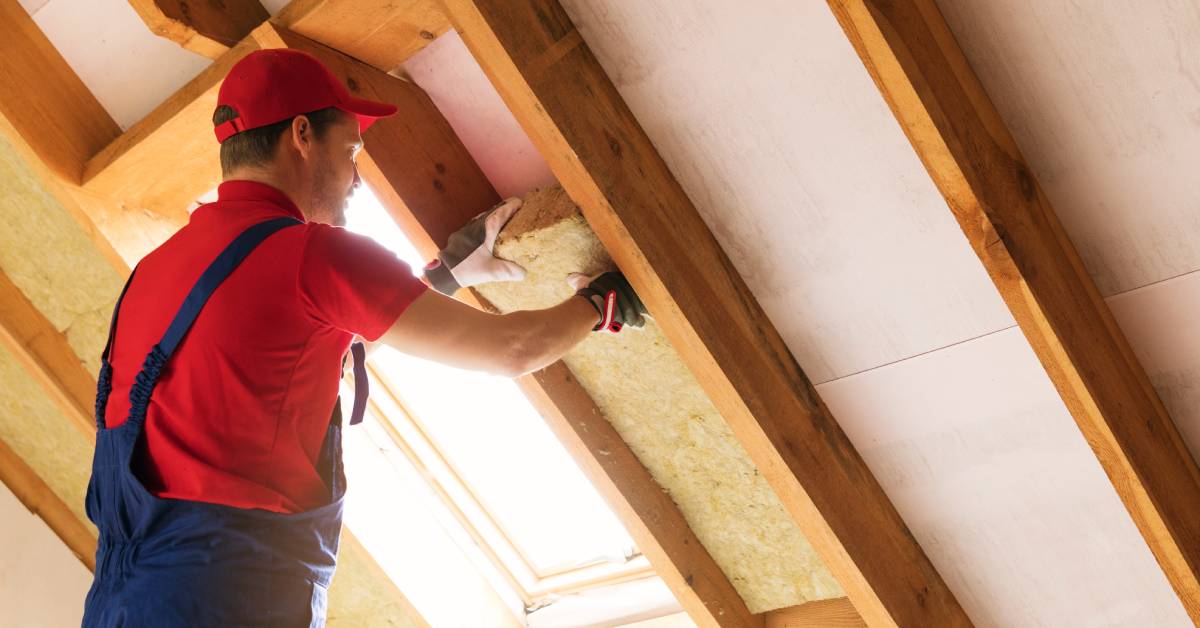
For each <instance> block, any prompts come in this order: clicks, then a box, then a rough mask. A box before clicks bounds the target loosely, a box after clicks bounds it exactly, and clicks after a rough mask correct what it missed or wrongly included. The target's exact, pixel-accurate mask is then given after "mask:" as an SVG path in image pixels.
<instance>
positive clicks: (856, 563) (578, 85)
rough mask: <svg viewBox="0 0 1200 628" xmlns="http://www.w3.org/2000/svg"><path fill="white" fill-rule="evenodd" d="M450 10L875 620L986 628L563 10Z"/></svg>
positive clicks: (463, 5) (466, 4)
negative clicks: (900, 510) (967, 610)
mask: <svg viewBox="0 0 1200 628" xmlns="http://www.w3.org/2000/svg"><path fill="white" fill-rule="evenodd" d="M447 7H448V9H449V12H450V16H451V19H452V20H453V22H454V24H455V27H456V28H457V29H458V30H459V32H460V33H461V34H462V37H463V40H464V41H465V42H466V43H467V46H468V47H469V48H470V49H471V50H472V52H473V54H474V55H475V57H476V59H477V60H478V61H479V62H480V64H481V65H482V66H483V68H484V70H485V71H486V72H487V73H488V75H489V77H490V78H491V79H492V82H493V83H494V84H495V85H496V87H497V89H498V91H499V92H500V94H501V96H503V97H504V99H505V101H506V102H507V103H508V105H509V107H510V108H511V109H512V110H513V113H514V114H515V115H516V117H517V119H518V120H519V121H520V122H521V124H522V126H523V127H524V128H525V130H526V131H527V132H528V133H529V135H530V136H531V138H532V139H533V142H534V144H535V145H536V146H538V148H539V149H540V150H541V152H542V154H543V155H544V156H545V157H546V159H547V161H548V162H549V163H550V166H551V169H552V170H553V171H554V173H555V175H556V176H557V177H558V179H559V181H560V182H561V183H562V184H563V186H564V187H565V188H566V189H567V191H568V192H569V193H570V194H571V196H572V198H573V199H574V200H575V201H576V202H578V203H579V205H580V206H581V207H582V209H583V211H584V214H585V216H586V217H587V219H588V222H589V223H590V224H591V226H592V228H593V230H594V231H595V232H596V233H597V235H598V236H599V237H600V239H601V241H602V242H603V243H604V244H605V246H606V248H607V249H608V250H609V252H610V253H612V256H613V258H614V260H615V261H616V262H617V264H618V266H619V267H620V268H621V269H622V270H623V271H624V272H625V274H626V275H627V276H628V277H629V279H630V281H631V282H632V283H633V284H634V286H635V287H636V288H637V290H638V292H639V293H640V294H641V296H642V298H643V300H644V301H645V302H646V303H647V305H648V306H649V308H650V310H651V312H652V313H653V315H654V316H655V318H656V319H657V320H658V321H659V323H660V324H661V326H662V327H663V329H664V331H665V332H666V334H667V336H668V338H669V339H670V340H671V342H672V344H674V345H675V347H676V349H677V350H678V351H679V353H680V355H681V356H682V357H683V359H684V361H685V362H686V363H688V365H689V367H690V368H691V369H692V371H693V372H694V373H695V375H696V378H697V380H699V381H700V383H701V385H702V386H703V387H704V388H705V390H706V392H707V393H708V394H709V396H710V397H711V398H712V400H713V401H714V403H715V404H716V405H717V407H718V409H720V410H721V412H722V414H723V415H724V416H725V418H726V420H727V421H728V422H729V423H730V425H731V427H732V428H733V430H734V432H735V434H737V435H738V438H739V440H741V441H742V443H743V445H744V446H745V448H746V450H747V451H748V452H749V453H750V456H751V458H752V459H753V460H754V461H755V462H756V464H757V465H758V467H759V469H760V470H761V471H762V473H763V475H764V476H765V477H766V478H767V480H768V481H769V482H770V483H771V485H772V487H773V488H774V489H775V491H776V492H777V493H778V494H779V495H780V497H781V499H782V500H783V502H784V504H785V505H786V506H787V508H788V510H789V512H790V513H791V514H792V516H793V517H794V518H795V519H796V521H797V523H798V524H799V526H800V528H801V529H802V530H803V531H804V532H805V535H806V536H807V537H808V538H809V540H810V541H811V542H812V544H813V546H814V547H815V548H816V549H817V552H818V553H819V554H820V555H821V557H822V558H823V559H824V561H825V562H826V564H827V565H828V567H829V569H830V571H831V572H832V573H833V574H834V576H835V577H837V579H838V581H839V583H840V584H841V585H842V586H843V588H844V589H845V590H846V591H847V594H848V596H849V598H850V599H851V600H852V601H853V603H854V605H855V607H856V608H857V609H858V610H859V611H860V612H861V613H862V615H863V617H864V619H866V620H867V622H868V623H869V624H871V625H878V626H889V625H902V626H931V625H937V626H954V625H970V621H969V619H968V618H967V617H966V615H965V614H964V613H963V610H962V608H961V607H960V606H959V604H958V602H957V601H956V600H955V598H954V596H953V594H952V593H951V592H950V591H949V589H948V588H947V587H946V585H945V583H944V582H943V581H942V579H941V577H940V576H939V575H938V573H937V572H936V570H935V569H934V568H933V566H932V564H931V563H930V562H929V560H928V558H927V557H926V556H925V554H924V553H923V551H922V550H921V548H920V547H919V546H918V545H917V543H916V541H915V540H914V539H913V537H912V535H911V534H910V533H909V531H908V529H907V527H906V526H905V524H904V522H903V521H902V520H901V519H900V516H899V515H898V514H897V512H896V510H895V508H894V507H893V506H892V505H891V503H890V502H889V501H888V499H887V497H886V495H884V493H883V491H882V489H881V488H880V487H879V484H878V483H877V482H876V481H875V479H874V478H873V477H872V475H871V473H870V471H869V470H868V469H867V468H866V465H865V464H864V463H863V461H862V459H861V457H859V455H858V453H857V452H856V451H855V449H854V447H853V445H851V443H850V442H849V440H848V439H847V438H846V436H845V434H844V433H843V432H842V430H841V428H840V427H839V426H838V425H837V423H836V421H834V419H833V417H832V416H831V415H830V414H829V412H828V410H827V409H826V408H825V406H824V404H823V403H822V402H821V400H820V399H819V398H818V396H817V395H816V393H815V391H814V390H813V389H812V386H811V384H810V383H809V381H808V379H807V377H805V375H804V373H803V372H801V370H800V368H799V366H798V365H797V364H796V362H795V360H794V359H793V358H792V355H791V353H790V352H789V351H788V350H787V348H786V346H785V345H784V343H783V341H782V339H781V338H780V337H779V335H778V333H777V332H776V330H775V328H774V327H773V326H772V324H771V323H770V321H769V320H767V317H766V316H765V314H764V313H763V311H762V310H761V308H760V307H759V306H758V303H757V302H756V301H755V300H754V298H753V296H752V295H751V294H750V293H749V290H748V289H747V288H746V286H745V283H744V282H743V281H742V279H741V277H740V276H739V275H738V274H737V272H736V271H735V270H734V269H733V267H732V265H731V264H730V262H729V259H728V258H727V257H726V255H725V254H724V252H723V251H722V250H721V248H720V247H719V246H718V245H717V243H716V242H715V240H714V238H713V236H712V234H711V232H709V230H708V228H707V227H706V226H705V225H704V223H703V222H702V221H701V219H700V218H699V216H698V215H697V213H696V210H695V208H694V206H693V205H692V203H691V201H690V200H689V199H688V198H687V196H686V195H685V194H684V192H683V191H682V189H681V188H680V187H679V185H678V183H677V182H676V181H675V179H674V177H673V176H672V175H671V173H670V172H669V171H668V169H667V167H666V165H665V164H664V163H663V161H662V160H661V158H660V157H659V156H658V153H657V152H656V151H655V149H654V147H653V146H652V145H651V143H650V141H649V140H648V139H647V138H646V136H645V134H644V132H643V131H642V130H641V128H640V127H639V126H638V123H637V121H636V120H635V119H634V118H633V116H632V114H631V113H630V112H629V109H628V107H626V106H625V103H624V102H623V101H622V100H621V98H620V96H619V94H617V92H616V90H615V88H614V87H613V85H612V83H611V81H610V80H609V79H608V77H607V75H605V73H604V71H603V70H602V69H601V68H600V66H599V64H598V62H597V61H596V59H595V57H594V56H593V55H592V54H591V52H590V51H589V50H588V48H587V46H586V45H584V44H583V43H582V41H581V39H580V37H579V35H578V33H577V32H576V31H575V29H574V26H573V25H572V24H571V21H570V20H569V19H568V17H567V16H566V15H565V14H564V12H563V11H562V8H561V7H560V6H558V4H557V3H556V2H553V1H550V0H543V1H539V2H531V3H521V4H520V5H513V4H510V3H502V2H496V1H492V0H478V1H474V2H473V1H471V0H450V1H448V2H447Z"/></svg>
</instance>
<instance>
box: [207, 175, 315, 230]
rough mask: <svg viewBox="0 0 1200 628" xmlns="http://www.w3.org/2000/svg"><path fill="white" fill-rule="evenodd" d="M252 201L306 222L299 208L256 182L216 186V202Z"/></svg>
mask: <svg viewBox="0 0 1200 628" xmlns="http://www.w3.org/2000/svg"><path fill="white" fill-rule="evenodd" d="M224 201H253V202H258V203H266V204H268V205H272V206H274V207H277V208H279V209H281V210H283V211H284V212H286V213H288V214H289V215H291V216H294V217H296V218H298V219H300V220H303V221H306V222H307V220H308V219H306V218H305V217H304V213H303V212H301V211H300V208H299V207H296V204H295V203H293V202H292V199H290V198H288V196H287V194H284V193H283V192H282V191H280V190H279V189H278V188H276V187H273V186H270V185H267V184H266V183H259V182H258V181H226V182H224V183H222V184H221V185H219V186H217V202H218V203H220V202H224Z"/></svg>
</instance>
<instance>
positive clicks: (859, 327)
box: [563, 0, 1012, 382]
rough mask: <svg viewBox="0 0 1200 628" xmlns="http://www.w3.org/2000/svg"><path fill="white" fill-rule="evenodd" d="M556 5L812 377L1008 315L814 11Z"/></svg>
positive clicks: (940, 340) (799, 5) (798, 6)
mask: <svg viewBox="0 0 1200 628" xmlns="http://www.w3.org/2000/svg"><path fill="white" fill-rule="evenodd" d="M563 4H564V6H565V7H566V8H567V11H568V13H570V15H571V17H572V19H573V20H574V21H575V23H576V25H577V26H578V27H579V29H580V31H581V32H582V34H583V37H584V39H585V40H586V41H587V43H588V45H589V46H590V47H591V49H592V50H593V51H594V52H595V53H596V55H597V57H598V58H599V59H600V62H601V63H602V65H603V66H604V68H605V70H606V71H607V72H608V74H609V75H610V76H611V77H612V78H613V81H614V82H615V83H616V85H617V88H618V89H619V90H620V92H621V95H622V96H623V97H624V98H625V100H626V102H628V103H629V106H630V108H632V110H633V112H634V114H635V115H636V116H637V118H638V121H639V122H640V123H641V124H642V126H643V127H644V128H645V129H646V132H647V133H648V134H649V136H650V138H651V139H652V140H653V142H654V144H655V146H656V147H657V148H658V150H659V152H661V153H662V155H663V157H664V158H665V159H666V161H667V163H668V165H669V166H670V167H671V169H672V171H673V172H674V173H675V175H676V177H677V178H678V179H679V181H680V183H681V184H682V185H683V187H684V189H685V190H686V191H687V192H688V194H689V196H690V197H691V199H692V200H693V201H694V202H695V204H696V206H697V208H698V209H699V211H700V213H701V214H702V215H703V216H704V219H705V220H706V221H707V223H708V225H709V227H710V228H711V229H712V230H713V232H714V233H715V234H716V236H717V239H718V240H719V241H720V242H721V245H722V246H723V247H724V248H725V250H726V252H727V253H728V254H729V255H730V257H731V258H732V260H733V262H734V264H735V265H736V267H737V268H738V270H739V271H740V272H741V274H742V276H743V277H744V278H745V279H746V282H747V283H748V284H749V286H750V288H751V290H753V292H754V294H755V296H756V297H757V298H758V300H759V302H760V303H761V304H762V305H763V307H764V308H765V309H766V311H767V314H768V315H769V316H770V317H771V320H772V322H774V324H775V325H776V327H778V328H779V330H780V332H781V333H782V335H783V337H784V339H785V341H786V342H787V343H788V345H789V346H790V347H791V349H792V351H793V353H795V354H796V357H797V359H798V360H799V361H800V363H801V365H802V366H803V367H804V369H805V371H806V372H807V373H808V375H809V376H810V377H811V378H812V379H813V380H814V381H817V382H821V381H825V380H828V379H832V378H835V377H841V376H845V375H847V374H850V373H854V372H858V371H862V370H864V369H868V368H871V367H875V366H879V365H881V364H885V363H888V362H892V361H895V360H897V359H901V358H904V357H909V356H912V355H915V354H919V353H922V352H925V351H929V350H931V349H934V348H937V347H942V346H946V345H949V344H953V343H955V342H960V341H962V340H965V339H968V338H972V337H975V336H978V335H981V334H984V333H987V332H991V331H995V330H997V329H1000V328H1003V327H1007V326H1009V325H1011V324H1012V319H1011V317H1010V315H1009V313H1008V311H1007V309H1006V308H1005V307H1004V305H1003V303H1002V302H1001V300H1000V298H999V295H998V294H997V293H996V290H995V288H994V287H993V286H992V284H991V282H990V281H989V279H988V277H987V276H986V274H985V273H984V271H983V268H982V266H981V265H980V263H979V261H978V259H977V258H976V257H975V255H974V254H973V253H972V251H971V250H970V247H969V246H968V245H967V242H966V239H965V238H964V237H963V235H962V233H961V231H960V230H959V228H958V225H957V223H956V222H955V221H954V219H953V216H952V215H951V213H950V211H949V209H947V207H946V204H945V202H944V201H943V200H942V198H941V196H940V195H939V194H938V192H937V190H936V189H935V188H934V186H933V184H932V182H931V181H930V179H929V177H928V175H926V173H925V171H924V169H923V168H922V166H921V164H920V162H919V161H918V160H917V158H916V156H915V155H914V153H913V151H912V149H911V148H910V146H909V144H908V141H907V140H906V139H905V137H904V135H903V134H902V133H901V131H900V129H899V127H898V126H897V125H896V122H895V121H894V119H893V118H892V115H891V112H890V111H889V110H888V109H887V106H886V105H885V103H884V102H883V99H882V98H881V97H880V95H879V93H878V91H877V90H876V88H875V86H874V84H873V83H872V82H871V79H870V77H869V76H868V75H867V72H866V70H865V69H864V68H863V66H862V64H861V63H860V62H859V60H858V57H857V56H856V55H855V53H854V51H853V49H852V48H851V47H850V44H849V42H848V41H847V40H846V37H845V35H843V34H842V30H841V28H840V27H839V26H838V24H837V22H836V21H835V20H834V18H833V15H832V14H831V13H830V11H829V9H828V7H827V6H826V5H825V3H823V2H790V1H772V2H754V3H730V2H721V1H719V0H705V1H703V2H696V1H694V0H687V1H684V0H675V1H671V2H653V3H651V2H641V1H638V0H601V1H589V2H583V1H580V0H566V1H565V2H564V3H563Z"/></svg>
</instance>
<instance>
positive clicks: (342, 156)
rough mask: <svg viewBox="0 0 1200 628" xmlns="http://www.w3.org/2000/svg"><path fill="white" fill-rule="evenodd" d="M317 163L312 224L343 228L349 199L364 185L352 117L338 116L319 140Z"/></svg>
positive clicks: (355, 122) (359, 143) (359, 145)
mask: <svg viewBox="0 0 1200 628" xmlns="http://www.w3.org/2000/svg"><path fill="white" fill-rule="evenodd" d="M315 148H316V150H315V155H314V159H313V160H312V161H311V162H310V164H311V167H312V168H313V171H312V178H311V181H312V186H313V187H312V190H311V191H310V194H309V198H310V199H311V203H312V204H311V206H310V207H309V213H310V215H309V217H308V218H309V220H312V221H314V222H323V223H325V224H330V225H336V226H339V227H341V226H344V225H345V224H346V208H347V206H348V205H349V203H350V196H351V195H352V194H353V193H354V190H355V188H357V187H358V186H359V184H360V183H361V181H360V179H359V178H358V167H357V166H356V165H355V159H356V158H357V157H358V151H359V150H361V149H362V136H361V135H359V132H358V120H357V119H356V118H355V117H354V116H352V115H349V114H346V115H342V116H339V117H338V119H337V121H336V122H334V123H333V124H332V125H330V126H329V127H328V128H327V129H325V134H324V135H323V136H322V137H321V138H319V139H317V140H316V146H315Z"/></svg>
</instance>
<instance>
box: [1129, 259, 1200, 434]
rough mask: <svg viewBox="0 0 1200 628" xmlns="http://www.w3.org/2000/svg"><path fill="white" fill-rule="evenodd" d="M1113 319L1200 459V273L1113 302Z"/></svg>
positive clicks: (1136, 292) (1139, 291)
mask: <svg viewBox="0 0 1200 628" xmlns="http://www.w3.org/2000/svg"><path fill="white" fill-rule="evenodd" d="M1108 305H1109V307H1110V308H1112V312H1113V315H1114V316H1115V317H1116V319H1117V322H1118V323H1119V324H1120V325H1121V329H1122V330H1123V331H1124V332H1125V336H1126V338H1128V339H1129V344H1130V345H1132V346H1133V350H1134V353H1135V354H1137V357H1138V361H1139V362H1141V363H1142V366H1143V367H1145V369H1146V373H1147V374H1148V375H1149V376H1150V381H1151V382H1152V383H1153V384H1154V388H1155V389H1156V390H1157V391H1158V396H1159V397H1160V398H1161V399H1162V401H1163V404H1165V405H1166V407H1167V412H1169V413H1170V415H1171V418H1172V419H1174V420H1175V425H1176V426H1177V427H1178V428H1179V431H1180V433H1181V434H1182V435H1183V440H1184V442H1186V443H1187V445H1188V447H1189V448H1191V450H1192V456H1193V457H1195V456H1197V454H1200V324H1197V322H1196V321H1197V314H1198V313H1200V272H1194V273H1190V274H1188V275H1184V276H1182V277H1177V278H1175V279H1172V280H1169V281H1164V282H1161V283H1157V284H1154V285H1152V286H1147V287H1145V288H1142V289H1139V290H1134V291H1131V292H1128V293H1125V294H1122V295H1119V296H1115V297H1112V298H1110V299H1109V300H1108Z"/></svg>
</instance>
